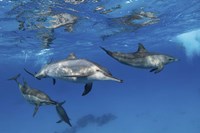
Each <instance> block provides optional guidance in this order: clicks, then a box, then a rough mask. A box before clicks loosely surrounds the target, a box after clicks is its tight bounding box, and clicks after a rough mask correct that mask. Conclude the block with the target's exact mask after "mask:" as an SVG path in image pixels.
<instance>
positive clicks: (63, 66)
mask: <svg viewBox="0 0 200 133" xmlns="http://www.w3.org/2000/svg"><path fill="white" fill-rule="evenodd" d="M24 70H25V71H26V72H27V73H29V74H30V75H32V76H33V77H35V78H37V79H41V78H46V77H51V78H53V84H55V83H56V80H55V79H64V80H67V81H71V82H75V83H85V90H84V92H83V93H82V96H84V95H87V94H88V93H89V92H90V91H91V89H92V84H93V81H100V80H112V81H116V82H122V80H120V79H117V78H115V77H113V76H112V74H111V73H110V72H109V71H108V70H107V69H106V68H104V67H102V66H100V65H98V64H96V63H94V62H91V61H89V60H86V59H79V58H77V57H76V56H75V54H73V53H71V54H69V56H68V57H67V58H66V59H64V60H60V61H57V62H52V63H49V64H46V65H45V66H44V67H42V68H41V70H40V71H39V72H38V73H36V74H33V73H31V72H29V71H28V70H26V69H24Z"/></svg>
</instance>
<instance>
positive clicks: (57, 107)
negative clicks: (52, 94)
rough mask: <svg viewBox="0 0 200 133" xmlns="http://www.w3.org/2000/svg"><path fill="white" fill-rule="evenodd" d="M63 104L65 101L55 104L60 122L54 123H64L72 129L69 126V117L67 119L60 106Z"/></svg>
mask: <svg viewBox="0 0 200 133" xmlns="http://www.w3.org/2000/svg"><path fill="white" fill-rule="evenodd" d="M64 103H65V101H64V102H62V103H57V104H56V111H57V113H58V115H59V117H60V120H59V121H57V122H56V123H60V122H62V121H64V122H65V123H67V124H68V125H69V126H70V127H72V125H71V123H70V119H69V117H68V115H67V113H66V111H65V109H64V108H63V107H62V105H63V104H64Z"/></svg>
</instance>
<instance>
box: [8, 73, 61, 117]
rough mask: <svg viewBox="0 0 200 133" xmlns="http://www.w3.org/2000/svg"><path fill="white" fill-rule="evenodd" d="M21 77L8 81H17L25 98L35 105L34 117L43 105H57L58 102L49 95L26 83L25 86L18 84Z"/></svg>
mask: <svg viewBox="0 0 200 133" xmlns="http://www.w3.org/2000/svg"><path fill="white" fill-rule="evenodd" d="M19 77H20V74H18V75H17V76H15V77H12V78H10V79H8V80H15V81H16V83H17V85H18V87H19V89H20V91H21V93H22V95H23V97H24V98H25V99H26V100H27V101H28V102H29V103H31V104H33V105H35V109H34V113H33V117H34V116H35V115H36V113H37V111H38V109H39V107H40V106H42V105H57V104H58V102H56V101H53V100H52V99H51V98H50V97H49V96H48V95H47V94H45V93H44V92H42V91H40V90H37V89H33V88H31V87H29V86H28V84H27V83H26V81H24V84H20V83H19V82H18V80H17V79H18V78H19Z"/></svg>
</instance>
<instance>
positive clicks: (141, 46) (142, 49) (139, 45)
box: [137, 43, 148, 52]
mask: <svg viewBox="0 0 200 133" xmlns="http://www.w3.org/2000/svg"><path fill="white" fill-rule="evenodd" d="M137 52H148V51H147V50H146V49H145V47H144V45H143V44H142V43H139V44H138V50H137Z"/></svg>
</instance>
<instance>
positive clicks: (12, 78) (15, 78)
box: [8, 73, 21, 83]
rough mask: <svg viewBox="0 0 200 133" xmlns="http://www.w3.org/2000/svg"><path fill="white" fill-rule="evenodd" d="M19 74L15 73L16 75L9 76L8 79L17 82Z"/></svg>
mask: <svg viewBox="0 0 200 133" xmlns="http://www.w3.org/2000/svg"><path fill="white" fill-rule="evenodd" d="M20 76H21V74H20V73H19V74H17V75H16V76H14V77H11V78H9V79H8V80H14V81H16V82H17V83H18V81H17V79H18V78H19V77H20Z"/></svg>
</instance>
